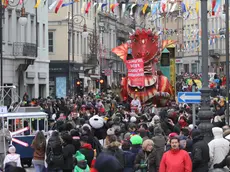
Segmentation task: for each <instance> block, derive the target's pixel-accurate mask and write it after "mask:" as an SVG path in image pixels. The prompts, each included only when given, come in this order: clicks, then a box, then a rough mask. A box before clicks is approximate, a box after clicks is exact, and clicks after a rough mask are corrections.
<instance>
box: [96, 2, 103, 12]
mask: <svg viewBox="0 0 230 172" xmlns="http://www.w3.org/2000/svg"><path fill="white" fill-rule="evenodd" d="M101 6H102V3H101V2H100V3H99V4H98V7H97V13H98V12H99V11H101Z"/></svg>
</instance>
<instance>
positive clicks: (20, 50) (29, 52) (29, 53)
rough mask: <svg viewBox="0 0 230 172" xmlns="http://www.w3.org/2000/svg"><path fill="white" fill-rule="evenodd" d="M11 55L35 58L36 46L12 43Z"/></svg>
mask: <svg viewBox="0 0 230 172" xmlns="http://www.w3.org/2000/svg"><path fill="white" fill-rule="evenodd" d="M13 55H14V56H24V57H36V55H37V46H36V44H32V43H26V42H14V43H13Z"/></svg>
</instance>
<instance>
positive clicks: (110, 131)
mask: <svg viewBox="0 0 230 172" xmlns="http://www.w3.org/2000/svg"><path fill="white" fill-rule="evenodd" d="M114 134H115V129H114V128H109V129H108V130H107V135H108V136H111V135H114Z"/></svg>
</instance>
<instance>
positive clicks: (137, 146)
mask: <svg viewBox="0 0 230 172" xmlns="http://www.w3.org/2000/svg"><path fill="white" fill-rule="evenodd" d="M130 142H131V144H132V146H131V152H132V153H134V154H135V156H136V155H137V154H138V152H139V151H140V150H141V145H142V143H143V139H142V138H141V136H139V135H134V136H131V138H130Z"/></svg>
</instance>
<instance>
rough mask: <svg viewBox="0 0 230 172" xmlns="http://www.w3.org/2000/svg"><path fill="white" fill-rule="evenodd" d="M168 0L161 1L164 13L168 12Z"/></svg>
mask: <svg viewBox="0 0 230 172" xmlns="http://www.w3.org/2000/svg"><path fill="white" fill-rule="evenodd" d="M166 5H167V0H161V11H162V13H165V12H166Z"/></svg>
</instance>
